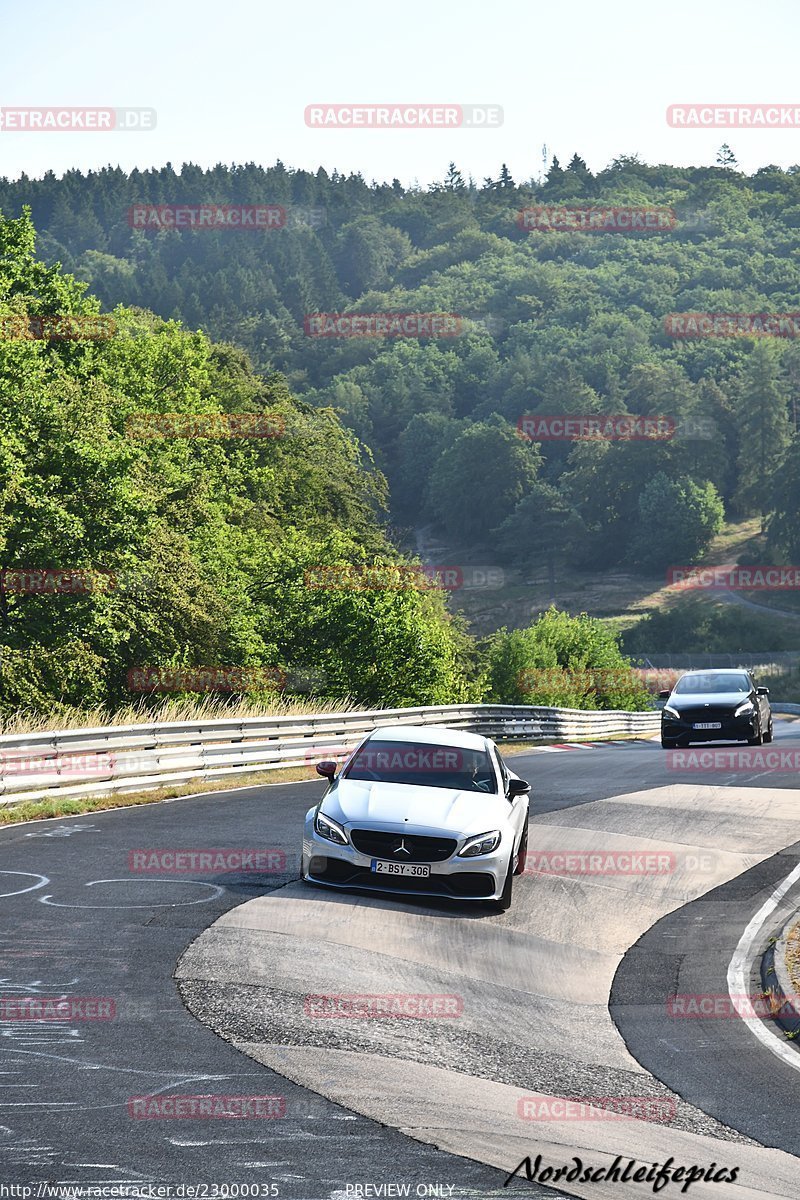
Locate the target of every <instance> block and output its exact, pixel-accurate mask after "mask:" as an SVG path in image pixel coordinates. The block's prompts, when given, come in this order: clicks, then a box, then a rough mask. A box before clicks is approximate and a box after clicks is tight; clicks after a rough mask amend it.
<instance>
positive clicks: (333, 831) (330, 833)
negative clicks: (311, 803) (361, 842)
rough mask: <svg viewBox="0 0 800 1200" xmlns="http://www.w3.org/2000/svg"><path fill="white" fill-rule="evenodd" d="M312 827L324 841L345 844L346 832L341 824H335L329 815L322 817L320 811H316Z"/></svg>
mask: <svg viewBox="0 0 800 1200" xmlns="http://www.w3.org/2000/svg"><path fill="white" fill-rule="evenodd" d="M314 828H315V829H316V831H317V833H318V834H319V836H320V837H321V838H325V840H326V841H328V842H335V843H336V845H337V846H346V845H347V834H346V833H345V831H344V830H343V829H342V827H341V825H337V824H336V822H335V821H332V820H331V819H330V817H323V815H322V813H321V812H318V813H317V815H316V817H315V818H314Z"/></svg>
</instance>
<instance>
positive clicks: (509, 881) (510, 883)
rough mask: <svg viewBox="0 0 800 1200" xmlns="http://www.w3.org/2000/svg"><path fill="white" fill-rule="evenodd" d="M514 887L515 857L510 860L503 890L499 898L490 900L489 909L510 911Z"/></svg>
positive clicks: (499, 911) (498, 911)
mask: <svg viewBox="0 0 800 1200" xmlns="http://www.w3.org/2000/svg"><path fill="white" fill-rule="evenodd" d="M513 888H514V859H513V858H510V859H509V860H508V872H507V874H506V881H505V883H504V884H503V892H502V895H501V896H500V899H499V900H490V901H489V909H490V911H491V912H495V913H502V912H508V910H509V908H511V894H512V891H513Z"/></svg>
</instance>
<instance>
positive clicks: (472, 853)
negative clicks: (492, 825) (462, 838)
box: [458, 829, 500, 858]
mask: <svg viewBox="0 0 800 1200" xmlns="http://www.w3.org/2000/svg"><path fill="white" fill-rule="evenodd" d="M499 845H500V830H499V829H493V830H492V832H491V833H479V834H478V836H477V837H474V838H470V839H469V841H468V842H467V843H466V845H465V846H464V849H463V850H459V852H458V857H459V858H475V857H476V856H477V855H478V854H491V852H492V850H496V849H497V847H498V846H499Z"/></svg>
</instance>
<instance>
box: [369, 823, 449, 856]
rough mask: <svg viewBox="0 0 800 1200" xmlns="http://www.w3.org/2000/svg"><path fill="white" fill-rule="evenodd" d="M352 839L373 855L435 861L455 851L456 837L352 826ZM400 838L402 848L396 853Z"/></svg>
mask: <svg viewBox="0 0 800 1200" xmlns="http://www.w3.org/2000/svg"><path fill="white" fill-rule="evenodd" d="M350 840H351V842H352V843H353V845H354V846H355V848H356V850H358V852H359V853H360V854H368V855H369V856H370V858H386V859H390V860H391V861H392V862H413V863H434V862H444V860H445V859H446V858H450V857H451V856H452V855H453V854H455V852H456V847H457V845H458V842H457V841H456V839H455V838H443V837H426V836H424V835H419V834H411V835H408V834H404V833H385V832H383V830H380V829H351V830H350ZM401 841H402V842H403V843H404V844H405V847H406V850H408V851H409V853H408V854H406V853H405V852H404V851H403V850H401V851H400V853H399V854H397V853H396V850H397V848H398V847H399V845H400V843H401Z"/></svg>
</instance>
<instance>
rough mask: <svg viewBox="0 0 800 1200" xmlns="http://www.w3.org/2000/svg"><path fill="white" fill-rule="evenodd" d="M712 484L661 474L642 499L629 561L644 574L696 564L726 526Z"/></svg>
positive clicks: (652, 482) (656, 476) (720, 504)
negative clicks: (650, 571) (672, 566)
mask: <svg viewBox="0 0 800 1200" xmlns="http://www.w3.org/2000/svg"><path fill="white" fill-rule="evenodd" d="M724 515H725V512H724V508H723V504H722V501H721V500H720V498H719V495H718V493H717V490H716V488H715V487H714V485H713V483H705V484H697V483H694V482H693V480H691V479H687V478H679V479H670V478H669V477H668V476H667V475H666V474H664V472H663V471H659V472H658V474H656V475H654V476H653V478H652V479H651V480H650V481H649V483H648V484H647V485H646V487H645V489H644V491H643V492H642V494H641V496H640V497H639V503H638V521H637V524H636V528H635V530H634V533H633V537H632V539H631V545H630V551H629V557H630V559H631V561H632V562H634V563H636V564H637V566H639V567H641V568H642V569H643V570H658V569H659V568H661V567H666V566H668V565H669V564H672V565H684V564H691V563H695V562H697V560H698V559H700V558H702V556H703V555H704V553H705V552H706V550H707V549H708V547H709V545H710V543H711V540H712V538H714V537H715V536H716V534H718V533H719V531H720V529H721V528H722V525H723V522H724Z"/></svg>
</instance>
